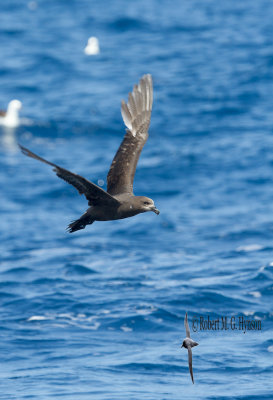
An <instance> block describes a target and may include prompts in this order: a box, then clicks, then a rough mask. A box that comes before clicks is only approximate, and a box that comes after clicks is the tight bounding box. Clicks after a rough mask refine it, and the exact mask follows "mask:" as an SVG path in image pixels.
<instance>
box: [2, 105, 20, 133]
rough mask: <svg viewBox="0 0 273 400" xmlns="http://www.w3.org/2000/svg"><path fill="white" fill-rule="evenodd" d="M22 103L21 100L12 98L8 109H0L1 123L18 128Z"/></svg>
mask: <svg viewBox="0 0 273 400" xmlns="http://www.w3.org/2000/svg"><path fill="white" fill-rule="evenodd" d="M21 108H22V103H21V101H19V100H11V101H10V102H9V104H8V109H7V111H0V125H2V126H6V127H8V128H17V126H19V125H20V119H19V110H21Z"/></svg>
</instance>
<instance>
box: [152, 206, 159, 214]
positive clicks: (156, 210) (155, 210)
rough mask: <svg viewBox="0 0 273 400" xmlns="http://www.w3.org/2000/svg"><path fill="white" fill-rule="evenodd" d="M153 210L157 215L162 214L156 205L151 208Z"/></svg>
mask: <svg viewBox="0 0 273 400" xmlns="http://www.w3.org/2000/svg"><path fill="white" fill-rule="evenodd" d="M151 211H153V212H154V213H156V215H159V214H160V211H159V210H158V209H157V208H156V207H153V208H151Z"/></svg>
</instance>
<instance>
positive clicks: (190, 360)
mask: <svg viewBox="0 0 273 400" xmlns="http://www.w3.org/2000/svg"><path fill="white" fill-rule="evenodd" d="M188 360H189V369H190V374H191V380H192V383H194V379H193V372H192V351H191V347H190V346H189V347H188Z"/></svg>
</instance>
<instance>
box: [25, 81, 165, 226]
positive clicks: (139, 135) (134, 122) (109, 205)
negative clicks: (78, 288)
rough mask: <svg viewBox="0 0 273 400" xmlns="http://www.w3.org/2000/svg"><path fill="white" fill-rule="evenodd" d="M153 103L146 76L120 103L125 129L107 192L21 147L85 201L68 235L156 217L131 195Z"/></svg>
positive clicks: (151, 205)
mask: <svg viewBox="0 0 273 400" xmlns="http://www.w3.org/2000/svg"><path fill="white" fill-rule="evenodd" d="M152 103H153V83H152V77H151V75H149V74H147V75H144V76H143V77H142V78H141V79H140V82H139V84H138V85H135V86H134V89H133V91H132V93H129V98H128V103H127V104H126V103H125V102H124V101H122V104H121V114H122V117H123V121H124V123H125V125H126V127H127V128H128V129H127V132H126V134H125V136H124V139H123V141H122V143H121V145H120V147H119V149H118V151H117V153H116V155H115V157H114V159H113V161H112V164H111V167H110V169H109V172H108V175H107V191H105V190H103V189H102V188H100V187H99V186H97V185H95V184H94V183H93V182H90V181H88V180H87V179H85V178H83V177H82V176H80V175H77V174H74V173H73V172H70V171H68V170H66V169H64V168H61V167H59V166H58V165H56V164H53V163H51V162H50V161H47V160H45V159H44V158H41V157H39V156H37V155H36V154H34V153H32V152H31V151H30V150H28V149H26V148H25V147H23V146H20V147H21V150H22V152H23V153H24V154H25V155H27V156H28V157H32V158H34V159H36V160H39V161H42V162H44V163H46V164H49V165H51V166H52V167H54V168H53V171H55V172H56V175H57V176H58V177H59V178H61V179H64V180H65V181H66V182H68V183H70V184H71V185H73V186H74V187H75V188H76V189H77V190H78V192H79V193H80V194H84V195H85V197H86V199H87V200H88V205H89V206H91V207H89V208H88V210H87V211H86V212H85V213H84V214H83V215H82V216H81V217H80V218H79V219H78V220H76V221H74V222H72V223H71V224H70V225H69V226H68V231H69V232H75V231H78V230H80V229H84V228H85V226H86V225H89V224H93V222H94V221H109V220H116V219H123V218H128V217H132V216H134V215H137V214H140V213H144V212H147V211H153V212H154V213H156V214H159V211H158V209H157V208H156V207H155V205H154V202H153V200H152V199H149V198H148V197H144V196H134V194H133V181H134V176H135V171H136V166H137V162H138V159H139V156H140V153H141V150H142V148H143V146H144V144H145V143H146V141H147V139H148V128H149V125H150V119H151V111H152Z"/></svg>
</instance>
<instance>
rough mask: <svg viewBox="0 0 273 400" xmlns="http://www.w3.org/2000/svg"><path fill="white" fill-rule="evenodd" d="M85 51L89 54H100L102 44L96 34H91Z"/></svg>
mask: <svg viewBox="0 0 273 400" xmlns="http://www.w3.org/2000/svg"><path fill="white" fill-rule="evenodd" d="M84 52H85V54H86V55H87V56H95V55H96V54H99V52H100V45H99V40H98V38H96V37H95V36H91V37H90V38H89V39H88V42H87V45H86V47H85V49H84Z"/></svg>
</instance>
